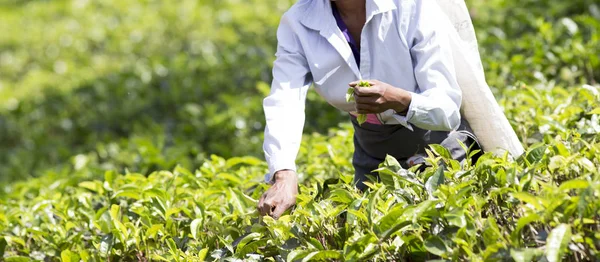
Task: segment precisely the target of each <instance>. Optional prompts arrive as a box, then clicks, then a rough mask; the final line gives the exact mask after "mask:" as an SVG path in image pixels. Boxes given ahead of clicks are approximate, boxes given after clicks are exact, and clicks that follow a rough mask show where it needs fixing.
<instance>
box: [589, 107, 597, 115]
mask: <svg viewBox="0 0 600 262" xmlns="http://www.w3.org/2000/svg"><path fill="white" fill-rule="evenodd" d="M588 115H600V107H596V108H594V109H593V110H592V111H590V112H589V113H588Z"/></svg>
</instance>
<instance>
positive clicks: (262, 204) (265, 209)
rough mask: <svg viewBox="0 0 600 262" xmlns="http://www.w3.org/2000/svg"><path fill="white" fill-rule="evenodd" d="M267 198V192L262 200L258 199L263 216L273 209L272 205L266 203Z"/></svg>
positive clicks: (259, 210)
mask: <svg viewBox="0 0 600 262" xmlns="http://www.w3.org/2000/svg"><path fill="white" fill-rule="evenodd" d="M265 199H266V193H265V194H263V195H262V197H261V198H260V200H259V201H258V212H260V214H261V215H262V216H264V215H267V214H268V213H269V212H268V211H269V210H270V209H271V206H270V205H268V204H267V203H266V200H265Z"/></svg>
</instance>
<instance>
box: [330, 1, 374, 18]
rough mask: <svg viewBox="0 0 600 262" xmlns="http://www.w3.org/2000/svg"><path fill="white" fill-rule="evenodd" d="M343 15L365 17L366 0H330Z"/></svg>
mask: <svg viewBox="0 0 600 262" xmlns="http://www.w3.org/2000/svg"><path fill="white" fill-rule="evenodd" d="M332 2H334V3H333V4H335V6H336V7H337V9H338V10H339V12H340V14H341V15H342V16H343V17H365V16H366V12H367V10H366V7H365V6H366V0H332Z"/></svg>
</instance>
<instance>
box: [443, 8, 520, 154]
mask: <svg viewBox="0 0 600 262" xmlns="http://www.w3.org/2000/svg"><path fill="white" fill-rule="evenodd" d="M437 2H438V5H439V6H440V7H441V9H442V10H443V11H444V13H445V14H446V16H447V17H448V18H449V20H450V23H451V24H452V25H453V26H454V28H455V29H456V32H457V33H458V34H451V38H450V39H451V44H452V50H453V51H454V52H453V54H454V66H455V68H456V75H457V77H458V84H459V85H460V88H461V89H462V92H463V101H462V108H461V114H462V116H463V117H464V118H465V119H466V120H467V121H468V122H469V124H470V125H471V128H472V129H473V132H474V133H475V135H476V136H477V139H478V140H479V143H480V144H481V146H482V147H483V150H484V151H488V152H493V153H495V154H503V153H504V152H508V153H509V154H510V155H511V156H512V157H515V158H516V157H518V156H520V155H521V154H523V152H524V149H523V145H522V144H521V142H520V141H519V138H518V137H517V135H516V133H515V131H514V130H513V128H512V126H511V125H510V123H509V122H508V119H507V118H506V116H505V115H504V112H503V111H502V109H501V108H500V106H499V105H498V102H496V99H495V98H494V95H493V94H492V92H491V90H490V88H489V86H488V85H487V83H486V81H485V75H484V72H483V66H482V64H481V59H480V56H479V50H478V48H477V38H476V37H475V30H474V29H473V24H472V22H471V17H470V16H469V11H468V9H467V6H466V4H465V1H464V0H437Z"/></svg>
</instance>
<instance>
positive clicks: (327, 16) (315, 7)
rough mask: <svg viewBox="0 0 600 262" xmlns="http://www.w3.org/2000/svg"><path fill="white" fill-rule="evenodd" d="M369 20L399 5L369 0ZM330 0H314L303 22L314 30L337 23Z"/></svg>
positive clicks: (367, 5)
mask: <svg viewBox="0 0 600 262" xmlns="http://www.w3.org/2000/svg"><path fill="white" fill-rule="evenodd" d="M366 8H367V21H369V20H370V19H371V18H372V17H373V16H375V15H377V14H380V13H385V12H387V11H390V10H395V9H396V8H397V7H396V5H395V4H394V1H392V0H367V1H366ZM331 14H332V13H331V1H330V0H312V1H310V3H309V6H308V7H307V8H306V9H305V13H304V15H303V16H302V17H303V18H302V20H301V22H302V24H304V25H305V26H306V27H309V28H312V29H314V30H318V31H321V30H323V29H325V28H327V27H328V26H331V25H332V24H333V25H335V19H334V18H333V15H331Z"/></svg>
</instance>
